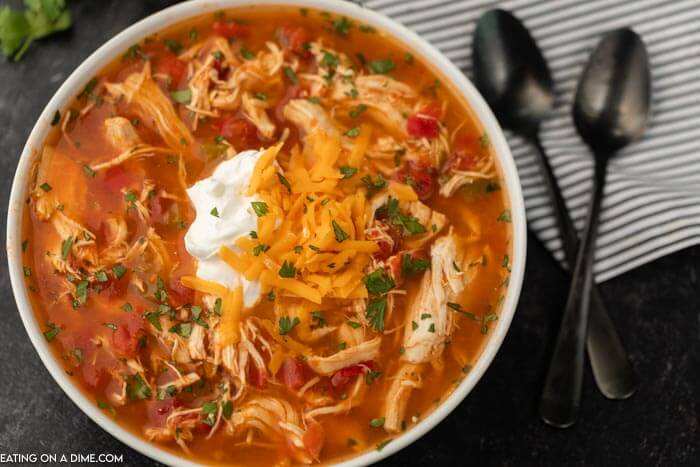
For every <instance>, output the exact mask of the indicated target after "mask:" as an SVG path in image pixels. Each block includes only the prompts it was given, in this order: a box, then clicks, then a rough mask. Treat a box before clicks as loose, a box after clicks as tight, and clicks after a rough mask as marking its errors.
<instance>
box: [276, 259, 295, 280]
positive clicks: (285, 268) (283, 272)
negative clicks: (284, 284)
mask: <svg viewBox="0 0 700 467" xmlns="http://www.w3.org/2000/svg"><path fill="white" fill-rule="evenodd" d="M279 275H280V277H287V278H291V279H293V278H294V276H296V275H297V269H296V268H295V267H294V265H293V264H292V263H290V262H289V261H285V262H284V263H282V266H281V267H280V270H279Z"/></svg>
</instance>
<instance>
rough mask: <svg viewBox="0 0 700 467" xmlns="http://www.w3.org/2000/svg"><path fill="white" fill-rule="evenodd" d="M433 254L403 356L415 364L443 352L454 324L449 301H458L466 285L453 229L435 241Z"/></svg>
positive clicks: (414, 307) (411, 312)
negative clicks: (448, 304)
mask: <svg viewBox="0 0 700 467" xmlns="http://www.w3.org/2000/svg"><path fill="white" fill-rule="evenodd" d="M430 257H431V266H430V270H429V271H426V272H425V273H424V274H423V278H422V280H421V283H420V288H419V290H418V294H417V295H416V297H415V299H414V300H413V303H410V304H409V308H408V313H407V318H406V327H405V331H404V332H405V334H404V339H403V347H404V349H405V352H404V354H403V355H402V357H401V358H402V360H405V361H408V362H411V363H423V362H427V361H430V360H431V359H433V358H435V357H437V356H439V355H440V354H441V353H442V350H443V348H444V347H445V344H446V343H447V341H448V339H449V338H450V335H451V333H452V330H453V326H454V315H453V314H454V311H452V310H451V309H449V308H448V306H447V303H448V302H454V301H455V300H456V298H457V296H458V295H459V294H460V293H461V292H462V290H463V289H464V287H465V284H464V279H463V277H462V276H463V274H462V273H461V272H460V271H461V270H462V263H463V261H462V259H463V256H462V253H461V252H460V249H459V247H458V246H457V238H456V236H455V234H454V233H453V232H452V231H450V233H448V234H447V235H445V236H443V237H440V238H438V239H437V240H435V243H433V245H432V246H431V248H430ZM455 265H457V268H455Z"/></svg>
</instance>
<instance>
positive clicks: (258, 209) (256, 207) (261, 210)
mask: <svg viewBox="0 0 700 467" xmlns="http://www.w3.org/2000/svg"><path fill="white" fill-rule="evenodd" d="M250 205H251V206H253V211H255V214H256V215H257V216H258V217H263V216H264V215H265V214H267V213H268V212H269V211H268V208H267V203H265V202H264V201H253V202H251V203H250Z"/></svg>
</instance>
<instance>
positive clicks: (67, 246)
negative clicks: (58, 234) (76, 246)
mask: <svg viewBox="0 0 700 467" xmlns="http://www.w3.org/2000/svg"><path fill="white" fill-rule="evenodd" d="M73 241H74V240H73V237H68V238H66V239H65V240H63V243H62V244H61V259H62V260H64V261H65V260H66V259H67V258H68V255H69V254H70V251H71V249H72V248H73Z"/></svg>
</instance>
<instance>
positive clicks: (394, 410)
mask: <svg viewBox="0 0 700 467" xmlns="http://www.w3.org/2000/svg"><path fill="white" fill-rule="evenodd" d="M420 368H421V366H420V365H415V364H413V363H402V364H401V367H400V368H399V370H398V371H397V372H396V374H395V375H393V376H392V377H391V386H389V391H388V392H387V394H386V398H385V399H384V409H383V413H384V429H385V430H386V431H388V432H389V433H397V432H399V431H401V425H402V423H401V422H404V414H405V412H406V404H407V403H408V399H409V398H410V396H411V392H412V391H413V389H415V388H420V387H422V386H423V381H422V379H421V374H420Z"/></svg>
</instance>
